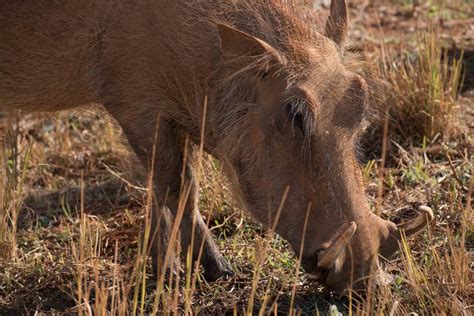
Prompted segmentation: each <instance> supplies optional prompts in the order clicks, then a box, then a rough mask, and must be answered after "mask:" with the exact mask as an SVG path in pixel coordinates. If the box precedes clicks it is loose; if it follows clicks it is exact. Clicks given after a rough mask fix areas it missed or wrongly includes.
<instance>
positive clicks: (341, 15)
mask: <svg viewBox="0 0 474 316" xmlns="http://www.w3.org/2000/svg"><path fill="white" fill-rule="evenodd" d="M347 21H348V14H347V3H346V0H332V1H331V9H330V14H329V18H328V20H327V22H326V30H325V33H326V36H327V37H329V38H330V39H332V40H333V41H334V42H335V43H336V44H337V46H339V47H342V46H343V45H344V41H345V40H346V37H347Z"/></svg>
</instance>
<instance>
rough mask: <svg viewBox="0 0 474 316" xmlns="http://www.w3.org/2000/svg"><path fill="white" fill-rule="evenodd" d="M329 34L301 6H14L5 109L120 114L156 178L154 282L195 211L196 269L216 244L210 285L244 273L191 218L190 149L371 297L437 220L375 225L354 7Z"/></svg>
mask: <svg viewBox="0 0 474 316" xmlns="http://www.w3.org/2000/svg"><path fill="white" fill-rule="evenodd" d="M315 20H316V19H315V18H314V14H313V12H312V11H311V9H310V8H308V7H307V6H305V5H304V4H302V3H299V2H298V1H297V0H294V1H291V0H273V1H271V0H235V1H230V0H229V1H225V0H214V1H212V0H207V1H198V0H194V1H193V0H181V1H175V0H134V1H131V0H130V1H127V0H108V1H88V0H80V1H79V0H68V1H66V0H64V1H49V0H37V1H2V2H1V4H0V38H1V41H0V107H1V109H2V110H3V111H11V110H23V111H26V112H29V111H56V110H63V109H69V108H73V107H78V106H82V105H86V104H90V103H96V104H102V105H103V106H104V107H105V109H106V110H107V111H108V112H109V113H110V114H111V116H112V117H113V118H114V119H115V120H116V121H117V122H118V123H119V125H120V126H121V127H122V129H123V131H124V133H125V135H126V137H127V139H128V142H129V143H130V145H131V147H132V148H133V150H134V151H135V152H136V154H137V155H138V157H139V158H140V159H141V161H142V162H143V164H144V165H145V166H147V167H148V168H149V169H148V170H149V171H150V172H153V179H154V192H155V203H154V211H153V216H152V223H153V232H154V233H153V234H152V235H153V238H152V241H153V242H152V247H151V248H152V256H153V259H154V260H153V262H154V265H155V269H158V268H159V267H160V264H161V262H162V261H161V260H162V258H163V255H162V254H163V251H161V250H160V249H163V248H164V247H165V246H166V242H167V240H168V238H169V236H170V227H171V226H170V225H172V219H173V217H174V216H175V215H176V214H177V210H178V209H179V208H180V207H184V213H183V217H182V220H181V224H180V225H181V226H180V229H181V249H182V251H185V252H186V251H187V250H189V247H190V245H194V248H195V249H191V250H192V251H193V255H194V257H195V258H197V257H198V253H199V247H200V245H201V243H203V245H204V246H203V252H202V256H201V257H200V260H201V264H202V266H203V269H204V272H205V276H206V277H207V278H209V279H216V278H219V277H221V276H224V275H227V274H231V273H232V272H231V267H230V265H229V264H228V262H227V261H226V260H225V259H224V257H223V256H222V255H221V254H220V253H219V250H218V248H217V246H216V244H215V242H214V241H213V240H212V237H211V233H210V231H209V229H208V228H207V226H206V225H205V223H204V221H203V219H202V217H201V216H200V215H199V212H198V210H197V209H195V208H194V206H193V202H192V196H193V193H192V191H193V190H194V188H193V186H192V183H193V181H192V172H191V170H190V167H189V166H188V165H187V164H186V163H185V161H184V159H185V158H184V155H185V154H184V149H183V148H185V142H186V139H190V140H191V141H192V142H194V143H197V144H200V143H201V139H203V140H204V142H203V146H204V150H205V151H207V152H208V153H211V154H212V155H214V156H215V157H216V158H217V159H219V160H220V161H221V162H222V165H223V168H224V170H225V172H226V173H227V175H228V176H229V179H230V180H231V182H232V185H233V190H234V191H235V193H236V195H237V196H238V197H240V199H241V200H242V201H243V202H244V204H245V206H246V208H247V209H248V210H249V211H250V213H251V214H252V215H253V216H254V218H255V219H256V220H258V221H259V222H261V223H262V224H264V225H267V226H272V224H273V223H274V221H275V220H276V219H277V217H278V222H277V224H276V232H277V233H279V234H280V235H281V236H283V237H284V238H285V239H286V240H287V241H288V242H289V243H290V244H291V246H292V247H293V249H294V251H295V253H296V255H297V256H299V257H300V258H301V264H302V267H303V269H304V270H305V271H306V272H308V273H310V274H312V275H314V276H316V277H317V278H319V280H320V281H321V282H323V283H325V284H326V285H328V286H329V287H331V288H333V289H335V290H337V291H343V290H344V289H347V288H353V289H360V290H362V289H364V288H365V286H366V283H367V282H365V280H366V279H367V278H368V277H369V276H371V275H374V274H376V273H377V271H378V261H379V255H381V256H383V257H389V256H390V255H391V254H392V253H394V252H395V251H396V250H397V249H398V240H399V239H400V235H401V233H400V232H401V230H404V231H405V233H406V235H407V236H410V235H413V234H415V233H417V232H419V231H421V230H422V229H423V228H424V227H425V226H427V224H428V223H429V221H430V220H431V219H432V217H433V215H432V212H431V210H430V209H428V208H422V211H423V212H420V214H419V215H418V216H417V217H416V218H414V219H413V220H412V221H410V222H407V223H405V224H402V225H401V227H400V226H399V227H397V226H396V225H395V224H394V223H392V222H390V221H386V220H383V219H382V218H380V217H378V216H376V215H375V214H373V213H372V212H371V211H370V209H369V206H368V203H367V200H366V198H365V196H364V186H363V183H362V177H361V171H360V167H359V165H358V163H357V160H356V156H355V142H356V139H357V136H358V134H359V131H360V129H361V128H360V126H361V121H362V119H363V117H364V112H365V111H366V108H367V85H366V83H365V81H364V79H362V78H361V77H360V76H358V75H356V74H354V73H352V72H350V71H349V70H347V69H346V67H345V65H344V59H343V56H344V41H345V39H346V35H347V22H348V17H347V6H346V3H345V1H344V0H333V1H332V4H331V10H330V16H329V18H328V20H327V23H326V24H325V28H324V27H321V28H319V29H320V32H318V27H317V25H314V21H315ZM155 140H156V141H155ZM186 148H187V147H186ZM153 157H156V158H155V161H153V163H152V164H151V163H150V159H151V158H153ZM150 166H153V167H150ZM183 168H184V169H183ZM188 180H189V181H188ZM184 182H186V183H191V185H189V186H184V185H183V184H184ZM183 187H186V188H189V189H188V190H184V189H183ZM183 191H184V192H185V193H187V195H186V194H185V195H186V197H187V202H186V200H185V201H184V203H181V204H180V195H182V194H181V193H183ZM193 218H194V219H195V225H196V227H195V229H194V230H193V229H192V228H191V226H192V225H193ZM193 231H194V236H192V232H193ZM156 235H158V236H156ZM155 237H156V238H155ZM193 238H194V242H193V243H191V240H192V239H193Z"/></svg>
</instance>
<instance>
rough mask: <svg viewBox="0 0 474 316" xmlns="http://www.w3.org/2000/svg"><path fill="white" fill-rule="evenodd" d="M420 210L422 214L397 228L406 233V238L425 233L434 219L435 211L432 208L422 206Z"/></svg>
mask: <svg viewBox="0 0 474 316" xmlns="http://www.w3.org/2000/svg"><path fill="white" fill-rule="evenodd" d="M418 210H419V211H420V213H419V214H418V215H417V216H416V217H415V218H414V219H412V220H410V221H408V222H406V223H402V224H400V225H398V226H397V227H398V229H400V230H403V231H404V232H405V236H406V237H411V236H415V235H416V234H418V233H419V232H421V231H423V230H424V229H425V228H426V226H428V225H429V224H430V222H431V221H432V220H433V218H434V215H433V210H432V209H431V208H430V207H428V206H426V205H421V206H420V207H418Z"/></svg>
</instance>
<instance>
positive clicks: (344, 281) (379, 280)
mask: <svg viewBox="0 0 474 316" xmlns="http://www.w3.org/2000/svg"><path fill="white" fill-rule="evenodd" d="M419 211H420V212H419V214H418V215H417V216H416V217H415V218H414V219H412V220H410V221H407V222H404V223H402V224H399V225H398V226H396V227H395V229H392V230H391V231H390V236H389V238H387V239H385V243H384V244H381V245H380V249H379V253H380V255H381V256H382V257H385V256H387V257H389V256H390V255H391V254H392V253H393V252H395V251H396V250H397V249H398V243H399V242H401V241H402V238H409V237H412V236H415V235H416V234H417V233H419V232H421V231H423V229H424V228H426V227H427V226H428V224H429V223H430V222H431V221H432V220H433V211H432V210H431V208H429V207H428V206H424V205H423V206H420V207H419ZM388 223H390V222H388ZM390 224H392V223H390ZM391 226H392V225H391ZM393 226H394V225H393ZM393 226H392V227H393ZM374 229H376V227H374ZM356 231H357V224H356V223H355V222H350V223H347V224H345V225H344V226H343V227H341V229H339V231H338V232H337V233H336V234H335V235H334V237H333V238H332V240H331V242H330V244H329V246H328V247H327V248H325V249H320V250H318V251H317V253H316V254H315V256H314V262H313V263H310V262H308V261H307V260H306V262H304V261H303V265H304V267H305V268H306V269H308V270H307V272H308V273H309V274H310V275H311V276H312V277H314V278H316V279H318V280H319V281H321V282H322V283H324V284H326V285H328V286H330V287H331V288H332V289H333V290H335V291H336V292H337V293H339V294H345V292H346V291H347V290H353V291H355V292H357V293H359V294H363V293H364V292H365V290H366V288H367V285H368V283H369V281H370V282H372V284H374V285H376V286H377V285H387V284H389V283H390V282H392V280H393V278H392V277H391V275H389V274H387V273H386V272H384V271H383V269H382V267H381V264H380V263H379V258H378V256H376V257H372V258H369V260H367V262H358V256H357V255H356V254H355V253H354V251H355V250H356V249H357V248H358V247H357V245H352V241H353V240H352V239H353V237H354V236H355V234H356ZM367 237H368V238H369V236H367ZM387 257H386V258H387Z"/></svg>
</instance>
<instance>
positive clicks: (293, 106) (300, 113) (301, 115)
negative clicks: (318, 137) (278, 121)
mask: <svg viewBox="0 0 474 316" xmlns="http://www.w3.org/2000/svg"><path fill="white" fill-rule="evenodd" d="M306 106H307V105H306V102H305V101H304V100H301V99H300V98H296V97H291V98H289V99H287V100H286V102H285V107H284V111H285V115H286V117H287V119H288V120H289V121H290V123H291V128H292V129H299V130H300V131H301V132H302V133H303V134H304V133H305V119H306V118H305V116H306V111H305V110H306Z"/></svg>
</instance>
